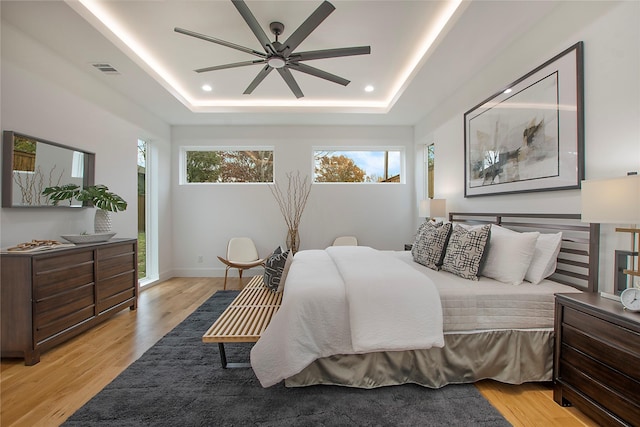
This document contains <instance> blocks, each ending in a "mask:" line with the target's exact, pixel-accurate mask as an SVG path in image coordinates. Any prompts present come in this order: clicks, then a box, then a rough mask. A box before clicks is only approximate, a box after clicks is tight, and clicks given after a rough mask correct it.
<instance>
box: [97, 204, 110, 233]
mask: <svg viewBox="0 0 640 427" xmlns="http://www.w3.org/2000/svg"><path fill="white" fill-rule="evenodd" d="M110 214H111V212H109V211H105V210H102V209H96V216H95V218H94V220H93V232H94V233H108V232H110V231H111V215H110Z"/></svg>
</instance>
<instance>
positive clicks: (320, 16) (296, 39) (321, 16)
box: [281, 1, 336, 57]
mask: <svg viewBox="0 0 640 427" xmlns="http://www.w3.org/2000/svg"><path fill="white" fill-rule="evenodd" d="M335 9H336V8H335V7H334V6H333V5H332V4H331V3H329V2H328V1H324V2H322V4H321V5H320V6H318V8H317V9H316V10H315V11H314V12H313V13H312V14H311V15H309V17H308V18H307V19H306V20H305V21H304V22H303V23H302V24H301V25H300V26H299V27H298V28H297V29H296V30H295V31H294V32H293V34H291V35H290V36H289V38H288V39H287V41H285V42H284V43H283V44H282V46H283V48H282V49H281V53H282V54H283V55H284V56H285V57H286V56H288V55H290V54H291V52H293V51H294V50H295V49H296V48H297V47H298V46H299V45H300V43H302V42H303V41H304V39H306V38H307V37H308V36H309V34H311V32H312V31H313V30H315V29H316V27H317V26H318V25H320V23H321V22H322V21H324V20H325V19H326V18H327V16H329V15H330V14H331V12H333V11H334V10H335Z"/></svg>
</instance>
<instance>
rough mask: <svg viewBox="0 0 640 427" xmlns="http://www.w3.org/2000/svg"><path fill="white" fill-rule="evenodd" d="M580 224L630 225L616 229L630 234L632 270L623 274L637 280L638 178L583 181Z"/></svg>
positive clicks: (629, 176) (639, 202) (639, 186)
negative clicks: (635, 277)
mask: <svg viewBox="0 0 640 427" xmlns="http://www.w3.org/2000/svg"><path fill="white" fill-rule="evenodd" d="M581 199H582V221H583V222H593V223H602V224H630V225H629V227H624V228H616V231H617V232H621V233H630V234H631V254H632V255H631V257H630V258H631V266H627V267H630V268H627V269H625V270H624V274H627V275H629V276H640V266H639V265H638V239H637V236H638V235H639V234H640V228H638V226H637V224H640V175H637V174H636V173H631V174H629V175H627V176H625V177H620V178H611V179H594V180H588V181H582V190H581Z"/></svg>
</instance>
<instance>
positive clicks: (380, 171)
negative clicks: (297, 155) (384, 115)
mask: <svg viewBox="0 0 640 427" xmlns="http://www.w3.org/2000/svg"><path fill="white" fill-rule="evenodd" d="M402 153H403V151H402V150H400V149H387V150H385V149H375V150H370V149H364V150H349V151H346V150H319V149H316V150H314V152H313V159H314V171H313V182H368V183H387V182H397V183H399V182H403V181H404V179H403V177H402V161H403V156H402Z"/></svg>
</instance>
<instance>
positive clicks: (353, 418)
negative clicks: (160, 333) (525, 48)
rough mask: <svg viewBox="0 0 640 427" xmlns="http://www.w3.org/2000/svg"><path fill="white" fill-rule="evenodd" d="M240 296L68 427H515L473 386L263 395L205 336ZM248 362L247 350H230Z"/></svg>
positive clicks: (189, 323)
mask: <svg viewBox="0 0 640 427" xmlns="http://www.w3.org/2000/svg"><path fill="white" fill-rule="evenodd" d="M237 294H238V291H218V292H216V293H215V294H214V295H213V296H212V297H211V298H210V299H209V300H208V301H206V302H205V303H204V304H202V306H200V307H199V308H198V309H197V310H196V311H195V312H193V313H192V314H191V315H190V316H189V317H187V318H186V319H185V320H184V321H183V322H182V323H181V324H179V325H178V326H176V328H175V329H173V331H171V332H169V333H168V334H167V335H165V336H164V338H162V339H161V340H160V341H158V342H157V343H156V344H155V345H154V346H153V347H152V348H150V349H149V350H148V351H147V352H146V353H145V354H143V355H142V357H140V359H138V360H137V361H135V362H134V363H133V364H131V366H129V367H128V368H127V369H126V370H125V371H124V372H122V374H120V376H118V377H117V378H116V379H114V380H113V382H111V383H110V384H109V385H107V386H106V387H105V388H104V389H103V390H102V391H101V392H100V393H98V394H97V395H96V396H95V397H94V398H93V399H91V400H90V401H89V402H87V404H86V405H84V406H83V407H82V408H80V409H79V410H78V411H77V412H76V413H75V414H73V415H72V416H71V417H70V418H69V419H68V420H67V421H66V423H65V424H64V425H65V426H83V427H88V426H509V425H510V424H509V423H508V422H507V421H506V420H505V419H504V418H503V417H502V416H501V415H500V413H499V412H498V411H497V410H496V409H495V408H494V407H493V406H491V404H490V403H489V402H488V401H487V400H485V399H484V398H483V397H482V395H481V394H480V392H479V391H478V390H477V389H476V388H475V387H474V386H473V385H449V386H446V387H443V388H441V389H439V390H432V389H428V388H423V387H420V386H415V385H410V384H408V385H402V386H393V387H382V388H378V389H373V390H360V389H353V388H347V387H336V386H312V387H303V388H286V387H284V385H283V384H278V385H276V386H273V387H270V388H266V389H265V388H262V387H261V386H260V383H259V382H258V380H257V379H256V377H255V375H254V374H253V371H252V370H251V369H249V368H247V369H222V367H221V366H220V357H219V353H218V346H217V345H216V344H205V343H203V342H202V335H203V334H204V333H205V332H206V330H207V329H208V328H209V327H210V326H211V324H212V323H213V322H214V321H215V319H217V318H218V316H219V315H220V314H221V313H222V311H223V310H224V309H225V307H226V306H227V305H229V303H231V301H232V300H233V298H234V297H235V296H236V295H237ZM225 348H226V349H227V357H228V359H229V361H247V360H248V359H249V351H250V349H251V345H249V344H232V345H227V346H226V347H225Z"/></svg>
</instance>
